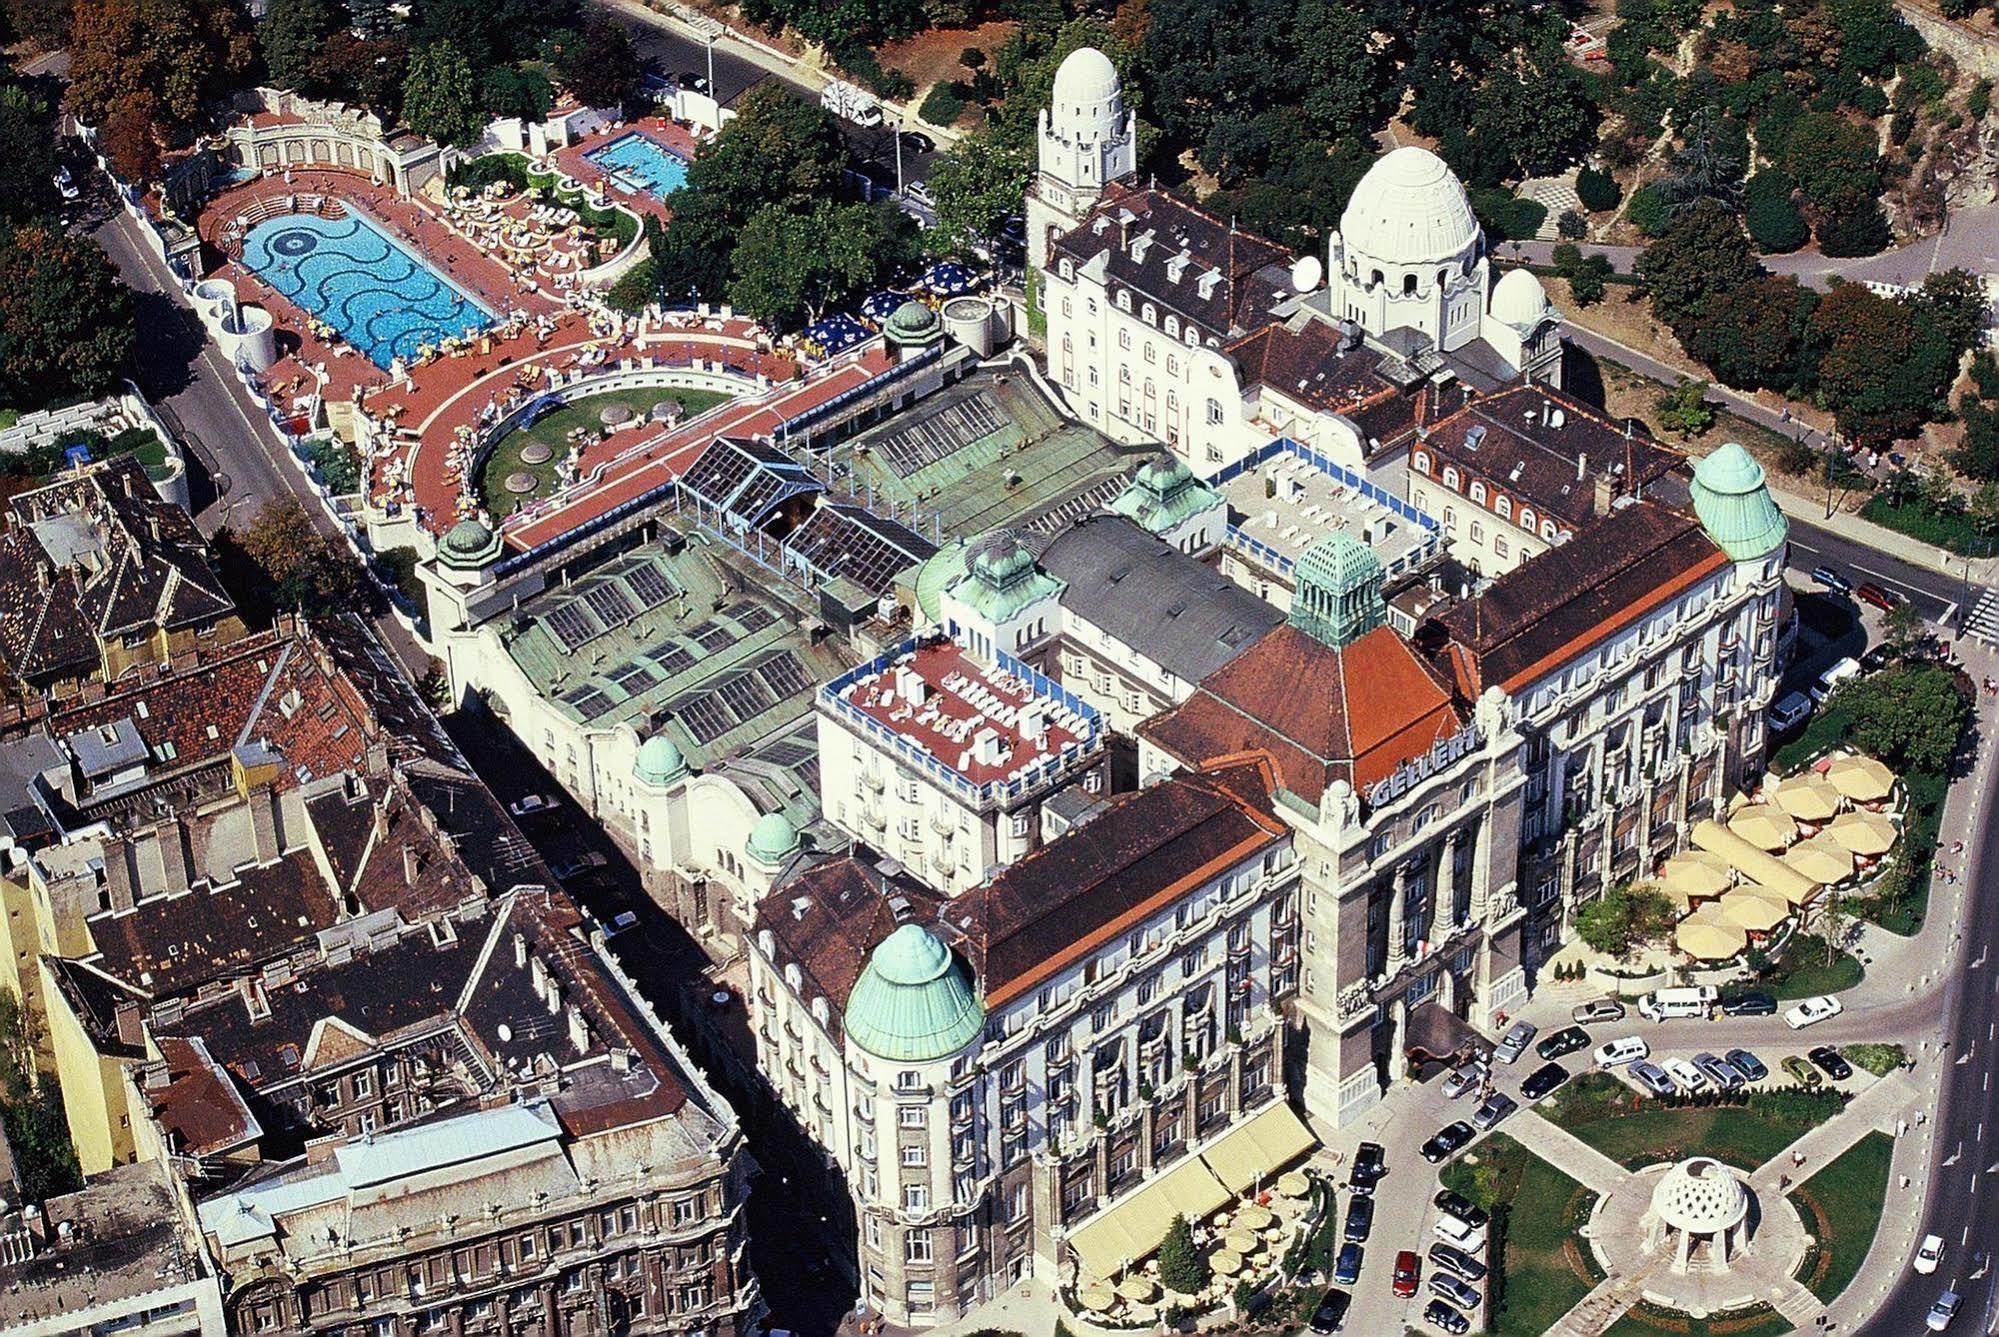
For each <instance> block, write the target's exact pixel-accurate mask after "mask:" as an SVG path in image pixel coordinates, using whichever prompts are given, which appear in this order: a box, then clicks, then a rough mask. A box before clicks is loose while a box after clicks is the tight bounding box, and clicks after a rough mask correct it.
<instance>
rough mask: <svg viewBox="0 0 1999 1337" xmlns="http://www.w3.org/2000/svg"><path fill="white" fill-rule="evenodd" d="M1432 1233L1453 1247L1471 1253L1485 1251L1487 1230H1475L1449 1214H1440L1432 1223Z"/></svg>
mask: <svg viewBox="0 0 1999 1337" xmlns="http://www.w3.org/2000/svg"><path fill="white" fill-rule="evenodd" d="M1430 1233H1431V1234H1432V1235H1435V1236H1436V1237H1437V1238H1438V1239H1440V1240H1442V1241H1443V1242H1444V1243H1446V1244H1448V1245H1450V1246H1451V1247H1452V1248H1453V1249H1463V1250H1464V1251H1465V1252H1466V1253H1469V1254H1482V1253H1484V1252H1485V1232H1484V1231H1483V1230H1474V1229H1472V1228H1471V1227H1470V1226H1468V1225H1466V1224H1465V1223H1464V1222H1462V1221H1458V1220H1454V1219H1453V1218H1451V1217H1448V1216H1440V1217H1438V1218H1437V1219H1436V1220H1435V1221H1432V1222H1431V1223H1430Z"/></svg>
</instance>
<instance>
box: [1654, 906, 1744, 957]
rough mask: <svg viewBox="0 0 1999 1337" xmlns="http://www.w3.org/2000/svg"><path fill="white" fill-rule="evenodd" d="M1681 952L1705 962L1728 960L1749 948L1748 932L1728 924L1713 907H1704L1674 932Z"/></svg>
mask: <svg viewBox="0 0 1999 1337" xmlns="http://www.w3.org/2000/svg"><path fill="white" fill-rule="evenodd" d="M1673 941H1674V942H1675V943H1677V944H1679V948H1680V950H1681V951H1683V952H1685V953H1686V954H1687V955H1688V956H1691V957H1694V958H1696V959H1698V960H1702V961H1725V960H1727V959H1728V958H1729V957H1731V956H1734V955H1735V954H1736V953H1737V952H1740V951H1741V950H1742V949H1743V948H1745V947H1747V946H1748V945H1749V932H1748V930H1747V929H1744V928H1741V927H1739V926H1737V925H1735V924H1731V923H1729V922H1728V921H1727V920H1726V919H1724V918H1723V917H1722V915H1721V913H1720V912H1719V911H1718V910H1716V908H1715V907H1714V906H1711V905H1704V906H1702V907H1701V908H1700V909H1699V910H1697V911H1695V912H1694V913H1693V914H1690V915H1688V916H1687V917H1686V918H1685V919H1682V920H1681V921H1680V923H1679V926H1678V927H1677V928H1675V929H1674V930H1673Z"/></svg>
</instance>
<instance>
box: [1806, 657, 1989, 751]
mask: <svg viewBox="0 0 1999 1337" xmlns="http://www.w3.org/2000/svg"><path fill="white" fill-rule="evenodd" d="M1839 702H1840V705H1841V706H1842V707H1844V708H1845V709H1847V710H1848V711H1849V712H1850V713H1851V715H1852V718H1853V733H1852V738H1853V741H1854V742H1855V743H1857V744H1858V745H1859V746H1860V747H1862V748H1863V749H1865V750H1866V751H1867V752H1869V753H1872V754H1873V755H1874V756H1877V757H1879V758H1881V760H1883V761H1885V762H1886V763H1888V765H1890V766H1892V767H1896V768H1899V769H1906V770H1916V771H1928V772H1930V773H1932V774H1937V775H1942V774H1947V773H1948V771H1949V769H1950V762H1951V758H1952V757H1954V756H1955V755H1956V753H1957V743H1958V738H1959V736H1960V734H1961V733H1962V732H1963V729H1964V721H1965V718H1966V717H1967V716H1968V715H1969V713H1970V710H1971V707H1970V705H1969V703H1968V702H1966V700H1965V698H1964V693H1963V692H1962V691H1960V690H1959V687H1958V683H1957V680H1956V678H1954V677H1953V676H1952V675H1951V673H1950V670H1948V669H1946V668H1943V667H1941V666H1939V665H1936V664H1900V665H1895V666H1891V667H1889V668H1886V669H1883V670H1882V671H1881V672H1879V673H1876V674H1874V675H1872V676H1871V677H1866V678H1860V679H1856V680H1855V681H1853V682H1851V683H1848V684H1847V685H1846V686H1845V687H1843V688H1841V689H1840V692H1839Z"/></svg>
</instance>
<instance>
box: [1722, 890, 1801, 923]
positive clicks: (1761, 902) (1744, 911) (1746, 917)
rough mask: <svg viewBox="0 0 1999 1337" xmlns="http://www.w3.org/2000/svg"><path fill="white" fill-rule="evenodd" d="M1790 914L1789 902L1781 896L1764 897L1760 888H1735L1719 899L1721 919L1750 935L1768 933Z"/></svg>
mask: <svg viewBox="0 0 1999 1337" xmlns="http://www.w3.org/2000/svg"><path fill="white" fill-rule="evenodd" d="M1790 913H1791V905H1790V902H1788V901H1786V900H1785V899H1784V898H1783V897H1782V896H1769V895H1765V894H1763V892H1762V890H1761V889H1760V888H1754V889H1752V888H1750V887H1737V888H1736V889H1735V890H1734V891H1731V892H1729V893H1728V895H1726V896H1724V897H1722V898H1721V917H1722V918H1723V919H1725V920H1727V921H1728V922H1729V923H1731V924H1733V925H1735V927H1737V928H1742V929H1748V930H1749V931H1750V932H1751V933H1768V932H1769V931H1770V930H1771V929H1773V928H1775V927H1777V925H1779V924H1781V923H1783V922H1784V920H1785V919H1786V917H1788V916H1789V915H1790Z"/></svg>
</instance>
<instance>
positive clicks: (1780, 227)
mask: <svg viewBox="0 0 1999 1337" xmlns="http://www.w3.org/2000/svg"><path fill="white" fill-rule="evenodd" d="M1797 189H1798V183H1797V182H1796V181H1794V180H1792V179H1791V174H1790V173H1789V172H1786V171H1784V170H1783V169H1781V168H1776V167H1766V168H1764V169H1763V170H1762V171H1760V172H1758V173H1757V174H1756V175H1754V176H1752V177H1750V178H1749V184H1748V185H1747V186H1746V187H1744V189H1743V192H1742V221H1743V224H1744V226H1746V227H1747V228H1748V229H1749V235H1750V237H1751V238H1753V239H1754V240H1755V242H1756V244H1757V246H1759V247H1761V248H1762V249H1763V250H1764V251H1766V252H1771V253H1775V254H1782V253H1783V252H1786V251H1795V250H1797V249H1798V248H1799V247H1800V246H1802V245H1804V244H1805V239H1806V238H1807V237H1809V236H1811V229H1810V228H1808V227H1806V226H1805V216H1804V214H1802V213H1801V212H1799V210H1798V206H1797V203H1796V202H1795V201H1794V200H1793V199H1792V196H1793V195H1795V194H1796V193H1797Z"/></svg>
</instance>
